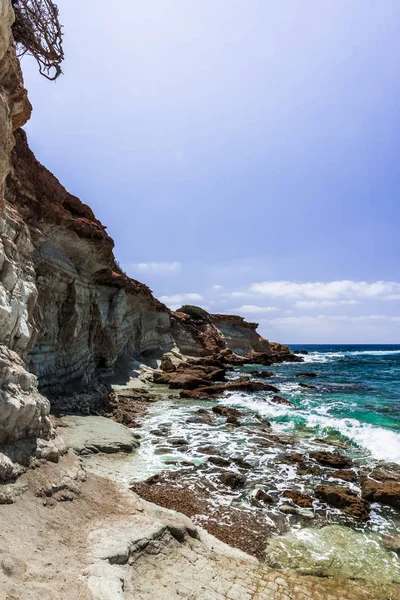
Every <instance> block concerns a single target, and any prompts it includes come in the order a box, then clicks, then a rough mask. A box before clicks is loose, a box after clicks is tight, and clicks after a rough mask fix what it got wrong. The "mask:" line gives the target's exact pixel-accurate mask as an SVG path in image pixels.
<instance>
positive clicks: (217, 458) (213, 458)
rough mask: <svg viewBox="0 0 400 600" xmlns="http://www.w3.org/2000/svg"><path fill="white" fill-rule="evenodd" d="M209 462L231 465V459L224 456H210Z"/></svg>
mask: <svg viewBox="0 0 400 600" xmlns="http://www.w3.org/2000/svg"><path fill="white" fill-rule="evenodd" d="M207 462H210V463H212V464H213V465H218V466H219V467H229V465H230V461H229V460H227V459H226V458H222V456H210V458H208V459H207Z"/></svg>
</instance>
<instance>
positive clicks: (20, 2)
mask: <svg viewBox="0 0 400 600" xmlns="http://www.w3.org/2000/svg"><path fill="white" fill-rule="evenodd" d="M12 5H13V9H14V13H15V22H14V25H13V34H14V40H15V43H16V45H17V54H18V56H23V55H24V54H31V55H32V56H33V57H34V58H35V59H36V61H37V63H38V65H39V72H40V73H41V74H42V75H43V76H44V77H46V78H47V79H50V80H52V81H53V80H54V79H57V77H58V76H59V75H61V73H62V70H61V66H60V65H61V63H62V61H63V60H64V51H63V47H62V41H63V40H62V38H63V33H62V26H61V25H60V21H59V20H58V8H57V6H56V5H55V4H54V2H52V0H12Z"/></svg>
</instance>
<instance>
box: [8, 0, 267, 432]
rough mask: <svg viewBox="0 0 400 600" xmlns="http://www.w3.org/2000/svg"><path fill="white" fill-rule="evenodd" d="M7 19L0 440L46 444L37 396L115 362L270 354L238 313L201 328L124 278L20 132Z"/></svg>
mask: <svg viewBox="0 0 400 600" xmlns="http://www.w3.org/2000/svg"><path fill="white" fill-rule="evenodd" d="M12 21H13V11H12V9H11V4H10V2H9V0H0V317H1V320H0V372H1V374H2V387H1V390H0V394H1V396H0V403H1V410H0V443H6V442H10V441H13V440H15V439H18V438H21V437H31V438H32V437H35V436H44V437H49V436H50V435H51V430H50V424H49V418H48V413H49V402H48V400H47V398H46V396H45V395H49V394H60V393H66V392H70V391H71V390H72V391H74V390H75V391H76V390H79V389H82V388H84V387H85V386H87V385H89V384H90V383H91V382H93V381H96V380H97V379H98V378H99V377H101V376H103V375H107V374H110V373H112V372H113V370H114V368H115V366H116V363H117V361H118V360H119V359H121V360H122V359H126V358H128V359H129V358H131V357H135V358H138V359H145V358H161V356H162V354H163V353H165V352H166V351H168V350H171V349H173V348H174V349H175V350H176V351H179V352H181V353H182V354H185V355H191V356H204V355H207V354H212V353H214V352H216V351H220V350H221V349H224V348H229V349H231V350H234V351H240V352H241V353H245V352H247V351H250V350H263V351H266V350H268V342H266V341H265V340H261V338H260V337H259V336H258V334H257V333H256V331H255V325H252V324H247V323H246V322H245V321H244V320H243V319H241V318H240V317H223V316H221V315H215V316H211V317H210V318H209V319H208V321H207V323H199V322H195V321H194V320H193V319H191V318H190V317H188V316H187V315H182V314H177V313H175V314H174V313H171V312H170V311H169V310H168V309H167V308H166V307H165V306H164V305H163V304H162V303H160V302H159V301H158V300H157V299H156V298H154V296H153V295H152V293H151V291H150V290H149V288H148V287H147V286H146V285H144V284H142V283H139V282H138V281H135V280H133V279H130V278H129V277H127V276H126V275H125V274H124V273H123V272H121V270H120V268H119V267H118V266H117V265H116V263H115V260H114V255H113V247H114V242H113V240H112V239H111V238H110V236H109V235H108V234H107V231H106V228H105V227H104V225H102V223H100V221H99V220H98V219H96V217H95V215H94V214H93V211H92V210H91V209H90V208H89V207H88V206H87V205H85V204H83V203H82V202H81V201H80V200H79V199H78V198H76V197H75V196H73V195H71V194H69V193H68V192H67V190H66V189H65V188H64V187H63V186H62V184H61V183H60V182H59V181H58V180H57V179H56V177H54V175H52V174H51V173H50V172H49V171H48V170H47V169H46V168H45V167H44V166H43V165H41V164H40V163H39V162H38V161H37V160H36V158H35V156H34V155H33V153H32V152H31V150H30V149H29V146H28V143H27V138H26V134H25V132H24V131H23V130H22V129H20V127H21V126H22V125H23V124H24V123H25V122H26V121H27V120H28V119H29V118H30V114H31V105H30V103H29V99H28V96H27V92H26V90H25V89H24V86H23V79H22V74H21V69H20V65H19V61H18V59H17V57H16V54H15V48H14V42H13V39H12V34H11V25H12ZM38 389H40V393H39V391H38ZM43 394H45V395H43Z"/></svg>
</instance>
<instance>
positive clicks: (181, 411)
mask: <svg viewBox="0 0 400 600" xmlns="http://www.w3.org/2000/svg"><path fill="white" fill-rule="evenodd" d="M290 348H291V350H292V351H293V352H299V351H305V352H306V354H301V356H302V357H303V358H304V362H301V363H282V364H277V365H272V366H268V367H263V366H261V365H246V366H243V367H237V368H235V369H234V370H233V371H229V372H228V373H227V377H228V378H229V379H235V378H237V377H241V376H244V375H245V376H249V377H251V378H254V379H256V380H259V381H264V382H265V383H268V384H273V385H274V386H276V387H277V388H278V389H279V395H280V396H282V397H284V398H285V399H287V400H290V401H291V402H292V403H293V405H294V406H286V405H282V404H276V403H274V402H273V401H272V395H273V394H271V393H270V392H256V393H225V395H224V396H223V397H221V398H218V399H213V400H198V401H193V400H183V399H180V398H178V397H177V396H176V395H175V396H173V395H172V396H168V395H166V396H165V400H163V401H160V402H155V403H154V404H152V405H151V407H150V410H149V412H148V413H147V415H146V416H145V417H143V418H142V420H141V423H140V424H141V428H140V429H139V430H138V431H140V435H141V446H140V448H139V449H138V451H137V452H136V453H135V455H133V456H132V458H131V459H130V460H131V462H130V464H129V465H128V468H127V469H126V468H125V471H124V473H125V475H126V478H127V480H129V481H131V482H135V481H136V482H138V481H144V480H146V479H147V478H148V477H149V476H151V475H154V474H156V473H160V472H162V471H164V472H165V471H173V470H177V471H179V476H180V479H181V481H182V483H183V482H186V483H188V484H189V485H190V484H191V483H192V484H193V485H196V483H198V482H199V481H200V482H201V483H202V485H203V486H204V489H205V490H207V493H209V494H210V496H211V497H212V498H213V502H215V503H216V504H218V503H219V504H220V505H225V506H226V505H228V504H229V506H231V507H237V509H238V510H242V509H244V510H250V511H251V510H259V509H254V497H255V494H256V492H257V490H258V489H260V487H261V488H262V489H263V490H264V491H266V492H267V493H268V494H270V495H272V496H273V497H274V498H276V503H275V504H271V505H270V506H267V507H266V508H265V519H268V520H269V522H271V524H273V526H274V527H275V530H274V529H272V531H273V533H272V535H271V539H270V540H269V543H268V547H267V553H266V560H267V562H269V563H270V564H271V565H272V566H275V567H280V568H290V569H293V568H294V569H296V570H298V571H299V572H301V573H310V574H317V575H321V574H322V575H323V576H338V577H342V576H346V577H349V578H356V579H357V578H361V579H365V580H370V581H373V582H374V583H379V584H381V583H382V582H386V583H390V582H397V583H400V558H399V556H398V555H397V554H396V553H394V552H391V551H388V550H387V548H386V546H385V543H384V540H385V536H387V535H389V536H393V535H397V534H398V532H399V531H400V512H399V511H397V510H395V509H393V508H391V507H387V506H382V505H381V504H378V503H373V504H371V513H370V518H369V520H368V521H367V522H365V523H364V522H363V523H360V522H357V521H354V520H353V521H352V520H349V518H348V517H347V516H346V515H344V514H343V512H342V511H341V510H339V509H336V508H334V507H329V506H327V505H325V504H323V503H321V502H319V501H318V499H316V500H315V502H314V506H313V510H309V509H301V510H300V511H299V512H300V513H301V514H300V516H292V515H289V516H285V519H286V521H285V526H284V528H283V529H282V527H281V521H282V518H283V517H282V511H281V505H282V502H283V500H282V492H284V491H285V490H287V489H293V490H297V491H300V492H303V493H304V492H305V493H308V494H311V496H313V497H314V493H315V489H316V486H317V485H320V484H324V485H325V484H327V483H328V484H329V485H342V486H343V485H344V486H348V487H350V488H351V489H352V490H353V491H354V492H356V493H357V494H359V493H360V488H359V483H358V482H356V483H348V482H344V481H339V480H338V479H335V476H334V473H333V472H332V471H331V472H330V473H331V474H329V473H326V472H324V473H323V474H322V475H321V476H319V475H313V474H311V475H310V474H307V473H306V474H304V473H301V471H300V470H299V469H298V466H297V465H296V464H293V463H291V462H290V460H289V461H288V460H287V455H288V453H290V452H293V451H294V452H297V453H301V454H303V455H305V456H307V455H308V453H309V452H310V451H313V450H314V451H315V450H324V451H330V452H340V453H342V454H344V455H346V456H348V457H349V458H351V459H352V461H353V464H354V467H355V468H356V469H357V471H358V472H359V473H362V472H369V470H370V469H371V468H374V467H378V468H384V469H385V468H393V463H396V465H400V345H331V344H324V345H321V344H315V345H314V344H313V345H310V344H301V345H291V346H290ZM299 355H300V354H299ZM263 370H265V371H272V372H273V375H272V376H265V377H264V376H263V374H262V371H263ZM310 374H313V376H307V375H310ZM301 375H306V376H305V377H302V376H301ZM301 384H302V385H301ZM304 384H306V385H304ZM216 404H223V405H224V406H229V407H234V408H236V409H239V410H240V411H241V412H242V416H241V417H240V421H241V426H240V427H236V428H235V427H231V426H229V425H227V422H226V419H224V418H222V417H217V416H215V415H214V416H213V418H214V423H212V424H207V423H204V422H201V421H200V420H199V419H198V416H199V413H198V410H199V409H204V408H206V409H208V410H209V411H210V414H213V413H212V408H213V406H214V405H216ZM263 419H264V420H268V421H269V422H270V424H271V428H270V430H271V431H272V432H273V433H274V434H275V435H276V437H277V443H276V444H272V445H271V446H270V447H265V445H263V444H260V437H259V436H260V435H262V433H260V432H261V429H260V423H262V420H263ZM267 429H268V425H267ZM279 436H280V438H279ZM174 438H175V439H176V438H183V439H184V441H185V443H184V444H182V445H181V446H179V445H178V446H176V445H174V444H173V439H174ZM278 438H279V439H278ZM285 440H286V441H285ZM205 446H212V447H213V448H215V449H216V451H217V452H218V454H219V455H221V456H224V457H227V458H228V459H229V460H230V461H231V463H230V464H231V466H230V468H231V469H237V467H236V466H235V465H236V464H237V461H238V459H241V460H242V459H244V460H245V461H246V462H247V463H249V464H250V465H251V468H250V469H247V471H246V485H245V486H244V487H243V488H241V489H240V490H237V491H234V492H229V493H227V492H226V490H225V489H223V486H221V485H220V482H219V474H220V469H219V470H218V467H215V466H214V465H212V464H211V465H210V462H209V460H208V459H209V452H208V453H205V451H204V447H205ZM235 461H236V462H235ZM388 463H391V465H389V464H388ZM182 465H185V466H184V468H182ZM187 465H194V466H195V468H191V467H190V466H187ZM396 465H394V468H396ZM332 473H333V474H332ZM332 477H333V479H332ZM206 518H207V516H206V515H199V522H201V519H203V521H204V519H206Z"/></svg>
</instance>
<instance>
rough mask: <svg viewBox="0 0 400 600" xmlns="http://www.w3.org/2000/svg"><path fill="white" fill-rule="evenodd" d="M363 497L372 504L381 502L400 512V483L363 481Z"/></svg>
mask: <svg viewBox="0 0 400 600" xmlns="http://www.w3.org/2000/svg"><path fill="white" fill-rule="evenodd" d="M361 490H362V497H363V498H364V499H365V500H369V501H370V502H379V503H380V504H386V505H387V506H391V507H392V508H397V509H399V510H400V483H397V482H395V481H392V480H387V481H382V482H381V481H374V480H373V479H362V480H361Z"/></svg>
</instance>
